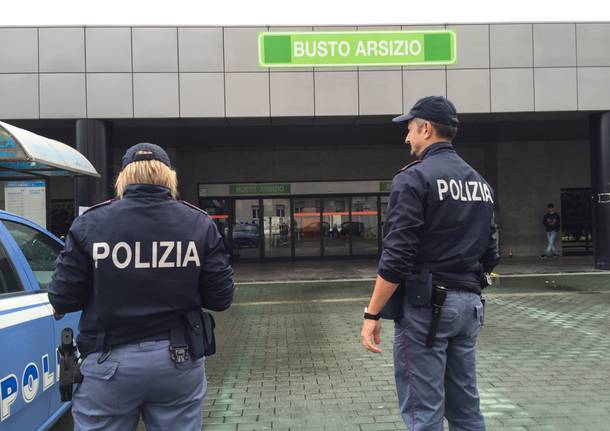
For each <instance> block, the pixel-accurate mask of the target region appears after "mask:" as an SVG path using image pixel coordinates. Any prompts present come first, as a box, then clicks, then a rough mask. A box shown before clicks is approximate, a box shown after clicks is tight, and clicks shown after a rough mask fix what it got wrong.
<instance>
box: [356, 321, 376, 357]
mask: <svg viewBox="0 0 610 431" xmlns="http://www.w3.org/2000/svg"><path fill="white" fill-rule="evenodd" d="M371 336H372V337H373V340H374V341H375V344H373V343H372V342H371ZM360 338H361V341H360V342H361V343H362V345H363V346H364V347H365V348H366V349H368V350H370V351H371V352H373V353H381V348H380V347H378V346H379V345H380V344H381V320H371V319H364V323H363V324H362V331H361V332H360Z"/></svg>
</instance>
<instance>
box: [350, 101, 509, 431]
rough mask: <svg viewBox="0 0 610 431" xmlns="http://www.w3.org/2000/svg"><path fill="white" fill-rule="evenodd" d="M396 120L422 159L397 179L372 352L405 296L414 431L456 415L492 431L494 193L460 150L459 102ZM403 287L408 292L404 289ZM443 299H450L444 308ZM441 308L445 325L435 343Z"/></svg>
mask: <svg viewBox="0 0 610 431" xmlns="http://www.w3.org/2000/svg"><path fill="white" fill-rule="evenodd" d="M393 121H394V122H397V123H402V122H407V124H408V133H407V137H406V140H405V142H406V143H407V144H409V145H410V146H411V155H413V156H416V157H417V160H415V161H414V162H413V163H411V164H409V165H407V166H406V167H404V168H403V169H401V170H400V171H399V172H398V173H397V174H396V176H395V177H394V180H393V181H392V188H391V192H390V200H389V205H388V210H387V226H386V232H387V233H386V235H385V237H384V239H383V252H382V255H381V258H380V261H379V268H378V275H377V280H376V283H375V288H374V291H373V295H372V298H371V300H370V303H369V305H368V307H367V308H366V309H365V315H364V324H363V326H362V332H361V340H362V344H363V345H364V347H365V348H367V349H368V350H370V351H372V352H377V353H378V352H381V348H380V342H381V339H380V333H381V322H380V320H379V318H380V317H381V316H380V312H381V311H382V308H383V307H384V305H386V303H389V302H391V301H394V300H395V298H397V297H398V298H399V299H400V300H402V301H403V302H402V301H401V303H400V307H401V308H399V314H398V317H396V323H395V337H394V369H395V378H396V387H397V392H398V399H399V407H400V411H401V415H402V418H403V420H404V422H405V424H406V425H407V427H408V429H409V430H411V431H423V430H426V431H441V430H442V429H443V417H446V418H447V420H448V422H449V428H450V429H451V430H452V431H480V430H484V429H485V423H484V420H483V416H482V415H481V411H480V407H479V395H478V391H477V385H476V370H475V356H476V343H477V337H478V335H479V331H480V328H481V325H482V324H483V315H484V305H483V303H482V301H481V289H482V284H483V283H482V282H481V279H482V276H483V275H484V273H485V272H491V270H492V269H493V267H494V266H495V265H497V263H498V262H499V254H498V247H497V241H496V228H495V224H494V220H493V209H494V201H493V200H494V197H493V192H492V189H491V187H490V186H489V184H487V182H486V181H485V180H484V179H483V177H482V176H481V175H479V174H478V173H477V172H476V171H475V170H474V169H473V168H472V167H470V166H469V165H468V164H467V163H466V162H465V161H464V160H462V158H460V156H458V154H457V153H456V151H455V149H454V148H453V146H452V144H451V142H452V140H453V138H454V137H455V134H456V133H457V127H458V118H457V112H456V110H455V107H454V106H453V104H452V103H451V102H450V101H449V100H447V99H446V98H444V97H425V98H423V99H421V100H419V101H418V102H417V103H415V105H414V106H413V108H412V109H411V111H410V112H409V113H408V114H404V115H401V116H399V117H396V118H394V120H393ZM401 283H404V292H403V291H401V290H398V291H397V289H398V287H399V284H401ZM438 286H440V287H438ZM435 292H436V293H437V294H438V295H439V296H440V295H441V294H442V295H445V294H446V297H445V296H443V297H444V298H445V300H444V305H443V306H442V307H437V306H436V305H435V304H436V302H435V301H436V299H435V298H436V295H435ZM403 295H404V296H403ZM389 300H390V301H389ZM388 305H390V304H388ZM437 305H438V304H437ZM441 305H442V304H441ZM390 309H391V307H390ZM435 309H438V310H440V319H439V320H437V323H438V327H437V330H436V334H434V336H433V337H431V338H430V337H429V335H430V333H431V323H432V321H433V320H434V318H433V310H435ZM384 317H385V316H384ZM371 338H373V341H371ZM429 338H430V343H428V339H429ZM428 346H429V347H428Z"/></svg>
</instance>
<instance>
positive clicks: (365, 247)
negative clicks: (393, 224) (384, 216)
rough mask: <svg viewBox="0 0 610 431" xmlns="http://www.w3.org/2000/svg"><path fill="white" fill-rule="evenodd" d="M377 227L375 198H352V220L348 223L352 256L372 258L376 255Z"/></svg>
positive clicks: (377, 218)
mask: <svg viewBox="0 0 610 431" xmlns="http://www.w3.org/2000/svg"><path fill="white" fill-rule="evenodd" d="M378 226H379V212H378V211H377V196H354V197H352V220H351V222H349V231H350V235H351V238H352V255H354V256H374V255H376V254H377V253H378V239H379V238H378V235H379V233H378Z"/></svg>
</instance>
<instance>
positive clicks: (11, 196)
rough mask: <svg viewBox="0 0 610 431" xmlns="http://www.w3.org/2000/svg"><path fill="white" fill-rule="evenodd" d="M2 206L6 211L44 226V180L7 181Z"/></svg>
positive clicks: (45, 208) (45, 209) (45, 212)
mask: <svg viewBox="0 0 610 431" xmlns="http://www.w3.org/2000/svg"><path fill="white" fill-rule="evenodd" d="M4 207H5V210H6V211H8V212H11V213H13V214H17V215H20V216H22V217H25V218H27V219H28V220H32V221H33V222H35V223H38V224H39V225H41V226H42V227H44V228H46V227H47V226H46V225H47V205H46V192H45V182H44V181H41V180H33V181H7V182H6V183H5V184H4Z"/></svg>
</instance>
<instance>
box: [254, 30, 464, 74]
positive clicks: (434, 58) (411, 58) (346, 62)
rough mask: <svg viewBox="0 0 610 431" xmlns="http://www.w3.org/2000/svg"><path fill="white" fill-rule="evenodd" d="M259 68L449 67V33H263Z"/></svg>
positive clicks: (452, 51) (452, 41)
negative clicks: (436, 65) (437, 65)
mask: <svg viewBox="0 0 610 431" xmlns="http://www.w3.org/2000/svg"><path fill="white" fill-rule="evenodd" d="M258 56H259V63H260V65H261V66H262V67H303V66H315V67H333V66H401V65H422V64H428V65H433V64H453V63H455V60H456V36H455V33H454V32H453V31H450V30H430V31H344V32H311V31H310V32H295V33H280V32H277V33H276V32H271V33H269V32H266V33H259V35H258Z"/></svg>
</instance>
